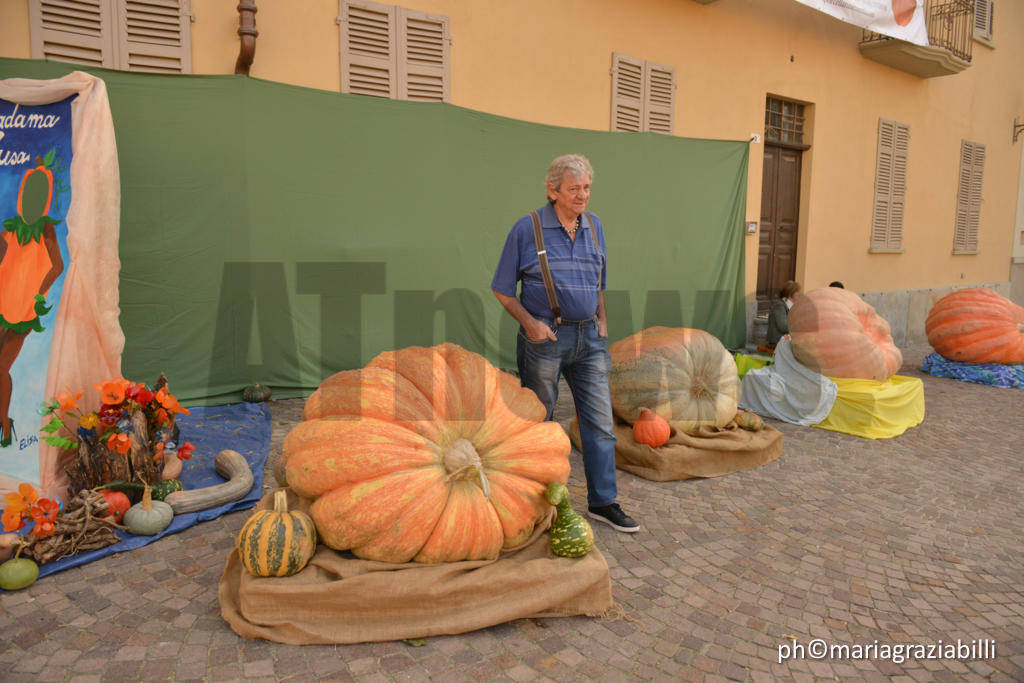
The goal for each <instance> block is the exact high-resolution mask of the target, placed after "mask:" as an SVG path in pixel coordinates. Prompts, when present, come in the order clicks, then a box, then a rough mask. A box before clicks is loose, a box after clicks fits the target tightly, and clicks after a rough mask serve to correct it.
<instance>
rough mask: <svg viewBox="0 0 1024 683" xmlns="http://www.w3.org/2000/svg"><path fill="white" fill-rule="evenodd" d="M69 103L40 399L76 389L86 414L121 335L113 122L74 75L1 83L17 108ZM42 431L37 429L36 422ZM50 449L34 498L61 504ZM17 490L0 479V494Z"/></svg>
mask: <svg viewBox="0 0 1024 683" xmlns="http://www.w3.org/2000/svg"><path fill="white" fill-rule="evenodd" d="M74 94H77V95H78V97H77V98H75V99H74V100H73V101H72V103H71V148H72V160H71V205H70V207H69V208H68V213H67V219H66V220H67V225H68V252H69V254H70V259H69V260H70V263H69V265H68V267H67V271H66V274H65V276H64V288H63V290H62V293H61V301H60V307H59V309H58V311H57V319H56V323H55V326H54V332H53V341H52V343H51V345H50V359H49V367H48V369H47V375H46V383H45V395H46V396H47V397H50V396H54V395H56V394H57V393H58V392H60V391H61V390H62V389H64V387H70V388H71V389H73V390H74V391H76V392H77V391H82V392H83V394H82V400H81V402H80V404H79V405H81V406H82V407H83V408H84V409H86V410H95V409H96V408H98V407H99V395H98V394H97V393H96V392H95V391H93V385H95V384H97V383H98V382H101V381H103V380H105V379H110V378H113V377H119V376H120V375H121V352H122V351H123V350H124V333H123V332H122V331H121V324H120V321H119V319H118V315H119V312H120V309H119V308H118V289H117V288H118V273H119V271H120V269H121V261H120V259H119V257H118V252H117V245H118V235H119V230H120V221H121V182H120V174H119V171H118V165H117V144H116V142H115V140H114V122H113V119H112V118H111V115H110V102H109V101H108V100H107V88H106V84H104V82H103V81H102V80H101V79H99V78H96V77H95V76H92V75H89V74H87V73H84V72H81V71H75V72H73V73H70V74H68V75H67V76H64V77H62V78H56V79H53V80H46V81H40V80H30V79H24V78H10V79H6V80H0V98H2V99H5V100H7V101H9V102H16V103H18V104H24V105H41V104H49V103H52V102H58V101H60V100H63V99H65V98H67V97H70V96H71V95H74ZM40 426H42V423H40ZM67 457H74V454H68V455H67V456H64V457H62V456H61V453H60V452H59V451H57V449H55V448H53V447H52V446H50V445H48V444H46V443H42V442H41V443H40V444H39V471H40V477H41V479H40V481H41V488H42V490H41V491H40V495H41V496H44V497H49V498H60V499H62V500H66V493H67V492H66V490H65V489H66V488H67V484H68V478H67V475H66V474H65V473H64V465H65V464H66V459H65V458H67ZM17 485H18V482H17V481H14V480H12V479H10V478H8V477H3V476H2V475H0V495H3V494H5V493H7V492H8V491H13V490H15V489H16V487H17Z"/></svg>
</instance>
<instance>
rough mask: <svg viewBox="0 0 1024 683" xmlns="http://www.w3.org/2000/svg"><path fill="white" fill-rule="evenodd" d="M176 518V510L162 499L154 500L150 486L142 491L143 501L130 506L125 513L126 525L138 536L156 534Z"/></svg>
mask: <svg viewBox="0 0 1024 683" xmlns="http://www.w3.org/2000/svg"><path fill="white" fill-rule="evenodd" d="M172 519H174V510H172V509H171V506H170V505H168V504H167V503H165V502H163V501H162V500H153V490H152V488H150V487H149V486H146V489H145V490H144V491H143V492H142V502H141V503H136V504H135V505H133V506H131V507H130V508H128V512H126V513H124V521H123V523H124V525H125V526H126V527H128V531H130V532H131V533H133V534H135V535H136V536H155V535H156V534H158V533H160V532H161V531H163V530H164V529H166V528H167V526H168V525H169V524H170V523H171V520H172Z"/></svg>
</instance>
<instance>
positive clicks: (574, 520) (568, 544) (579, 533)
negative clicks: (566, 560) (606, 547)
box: [545, 481, 594, 557]
mask: <svg viewBox="0 0 1024 683" xmlns="http://www.w3.org/2000/svg"><path fill="white" fill-rule="evenodd" d="M545 497H546V498H547V501H548V502H549V503H551V504H552V505H554V506H555V508H556V509H557V510H558V515H557V516H556V517H555V523H554V524H552V525H551V530H550V532H549V536H550V541H549V543H550V545H551V551H552V552H553V553H554V554H555V555H559V556H561V557H583V556H584V555H586V554H587V553H589V552H590V549H591V548H593V547H594V530H593V529H591V528H590V523H589V522H587V520H585V519H583V517H581V516H580V515H579V514H577V513H576V511H575V510H573V509H572V504H571V503H570V502H569V490H568V489H567V488H565V484H563V483H561V482H558V481H553V482H551V483H550V484H548V488H547V491H546V492H545Z"/></svg>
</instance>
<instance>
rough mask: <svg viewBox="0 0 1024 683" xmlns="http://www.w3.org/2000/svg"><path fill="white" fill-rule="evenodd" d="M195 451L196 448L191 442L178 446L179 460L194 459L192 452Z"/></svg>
mask: <svg viewBox="0 0 1024 683" xmlns="http://www.w3.org/2000/svg"><path fill="white" fill-rule="evenodd" d="M195 449H196V447H195V446H193V445H192V442H191V441H186V442H185V443H183V444H181V445H180V446H178V460H188V459H189V458H191V457H192V451H194V450H195Z"/></svg>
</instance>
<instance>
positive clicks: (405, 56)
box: [398, 8, 451, 102]
mask: <svg viewBox="0 0 1024 683" xmlns="http://www.w3.org/2000/svg"><path fill="white" fill-rule="evenodd" d="M449 42H450V41H449V37H448V17H445V16H441V15H437V14H425V13H424V12H415V11H413V10H407V9H401V8H398V97H399V98H400V99H403V100H418V101H425V102H448V101H449V97H450V88H449V82H450V80H451V79H450V78H449V69H450V66H449V61H448V45H449Z"/></svg>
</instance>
